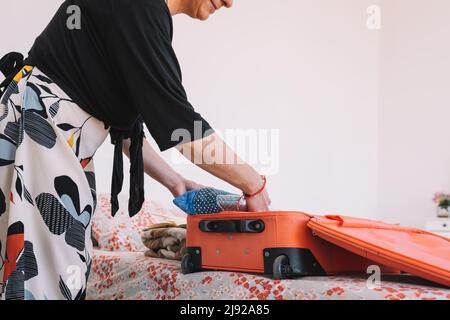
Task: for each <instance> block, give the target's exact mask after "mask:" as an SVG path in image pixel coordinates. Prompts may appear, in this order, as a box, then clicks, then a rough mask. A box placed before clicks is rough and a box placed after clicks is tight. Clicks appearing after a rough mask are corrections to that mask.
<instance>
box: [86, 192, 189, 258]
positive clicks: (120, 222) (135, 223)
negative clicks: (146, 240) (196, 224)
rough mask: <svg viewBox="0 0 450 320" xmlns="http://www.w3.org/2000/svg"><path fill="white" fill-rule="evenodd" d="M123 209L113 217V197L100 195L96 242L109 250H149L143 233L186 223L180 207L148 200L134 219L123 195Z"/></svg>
mask: <svg viewBox="0 0 450 320" xmlns="http://www.w3.org/2000/svg"><path fill="white" fill-rule="evenodd" d="M119 206H120V209H119V211H118V212H117V214H116V216H115V217H112V216H111V204H110V195H109V194H98V195H97V208H96V210H95V214H94V217H93V220H92V237H93V242H94V243H95V244H98V249H100V250H105V251H146V249H147V248H146V247H145V246H144V244H143V243H142V240H141V232H142V231H143V230H144V229H146V228H147V227H148V226H150V225H152V224H156V223H162V222H170V221H173V222H175V223H177V224H185V223H186V214H184V213H183V212H182V211H180V210H178V209H177V208H174V207H172V208H164V207H163V206H161V205H159V204H158V203H156V202H154V201H151V200H145V202H144V204H143V206H142V209H141V211H140V212H139V213H138V214H137V215H135V216H134V217H133V218H130V217H129V215H128V212H127V208H128V199H127V198H125V197H123V196H119Z"/></svg>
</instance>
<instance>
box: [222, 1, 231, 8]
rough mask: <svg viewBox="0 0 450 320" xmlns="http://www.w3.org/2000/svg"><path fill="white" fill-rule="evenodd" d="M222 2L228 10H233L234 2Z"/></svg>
mask: <svg viewBox="0 0 450 320" xmlns="http://www.w3.org/2000/svg"><path fill="white" fill-rule="evenodd" d="M222 2H223V4H224V5H225V7H227V8H231V7H232V6H233V0H222Z"/></svg>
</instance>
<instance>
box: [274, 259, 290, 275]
mask: <svg viewBox="0 0 450 320" xmlns="http://www.w3.org/2000/svg"><path fill="white" fill-rule="evenodd" d="M292 276H293V272H292V267H291V265H290V264H289V258H288V257H287V256H285V255H281V256H278V257H276V259H275V260H274V261H273V277H274V278H275V279H276V280H282V279H290V278H292Z"/></svg>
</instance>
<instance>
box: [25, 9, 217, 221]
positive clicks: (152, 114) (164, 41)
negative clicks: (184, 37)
mask: <svg viewBox="0 0 450 320" xmlns="http://www.w3.org/2000/svg"><path fill="white" fill-rule="evenodd" d="M74 6H75V7H74ZM77 14H79V15H78V16H77ZM77 19H79V21H80V22H81V23H80V25H79V27H80V28H78V25H77V22H78V21H77ZM172 35H173V25H172V17H171V15H170V12H169V9H168V7H167V5H166V3H165V1H164V0H67V1H65V2H64V3H63V4H62V6H61V7H60V8H59V10H58V11H57V13H56V15H55V16H54V17H53V19H52V21H51V22H50V24H49V25H48V26H47V28H46V29H45V30H44V32H43V33H42V34H41V35H40V36H39V37H38V38H37V39H36V41H35V43H34V45H33V47H32V49H31V50H30V52H29V56H28V58H27V60H26V63H28V64H31V65H33V66H36V67H38V68H39V69H40V70H42V71H43V72H44V73H45V74H46V75H47V76H49V77H50V78H51V79H52V80H53V81H54V82H55V83H56V84H57V85H59V86H60V87H61V88H62V89H63V90H64V91H65V92H66V93H67V94H68V95H69V96H70V97H71V99H73V101H74V102H76V103H78V105H79V106H80V107H81V108H82V109H84V110H85V111H86V112H88V113H89V114H91V115H93V116H95V117H96V118H98V119H99V120H101V121H103V122H105V124H106V126H108V127H111V141H112V142H113V143H114V144H115V150H114V166H113V175H112V187H111V203H112V213H113V215H114V214H115V213H116V212H117V210H118V198H117V196H118V194H119V193H120V191H121V190H122V183H123V162H122V156H123V155H122V140H123V138H127V137H131V147H130V153H131V157H130V158H131V159H130V160H131V168H130V199H129V203H128V204H129V205H128V209H129V212H130V215H131V216H133V215H134V214H136V213H137V212H138V211H139V210H140V209H141V207H142V203H143V201H144V169H143V159H142V147H141V146H142V139H143V129H142V128H143V126H142V124H143V122H145V124H146V125H147V128H148V130H149V131H150V133H151V135H152V136H153V138H154V139H155V141H156V143H157V144H158V146H159V148H160V149H161V150H166V149H169V148H171V147H173V146H175V145H177V144H178V143H180V142H187V141H188V140H195V139H199V138H202V137H203V136H204V135H206V134H209V133H211V132H212V130H211V127H210V125H209V124H208V122H206V121H205V120H204V119H203V118H202V117H201V115H200V114H198V113H197V112H195V110H194V108H193V107H192V106H191V104H190V103H189V101H188V99H187V96H186V92H185V90H184V88H183V85H182V83H181V70H180V66H179V64H178V61H177V57H176V55H175V52H174V50H173V48H172V44H171V43H172ZM177 129H184V131H183V132H184V133H186V134H183V135H180V134H177V135H176V138H178V139H179V140H178V141H175V140H172V133H174V131H175V130H177ZM199 129H200V130H199ZM174 138H175V137H174Z"/></svg>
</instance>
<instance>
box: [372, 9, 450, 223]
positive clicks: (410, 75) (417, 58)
mask: <svg viewBox="0 0 450 320" xmlns="http://www.w3.org/2000/svg"><path fill="white" fill-rule="evenodd" d="M383 7H384V11H383V12H384V17H383V29H382V35H381V48H382V51H381V82H380V84H381V95H380V119H379V132H380V137H379V139H380V141H379V163H380V181H379V197H380V198H379V200H380V201H379V204H380V206H379V217H380V218H381V219H384V220H387V221H393V222H398V223H402V224H406V225H413V226H418V227H424V222H425V219H426V218H433V217H435V216H436V215H435V213H436V208H435V205H434V204H433V203H432V201H431V198H432V196H433V194H434V193H435V192H437V191H447V192H448V191H449V190H450V147H449V146H450V88H449V85H450V42H449V39H450V21H449V14H450V2H449V1H448V0H428V1H424V0H388V1H385V2H384V3H383Z"/></svg>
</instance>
